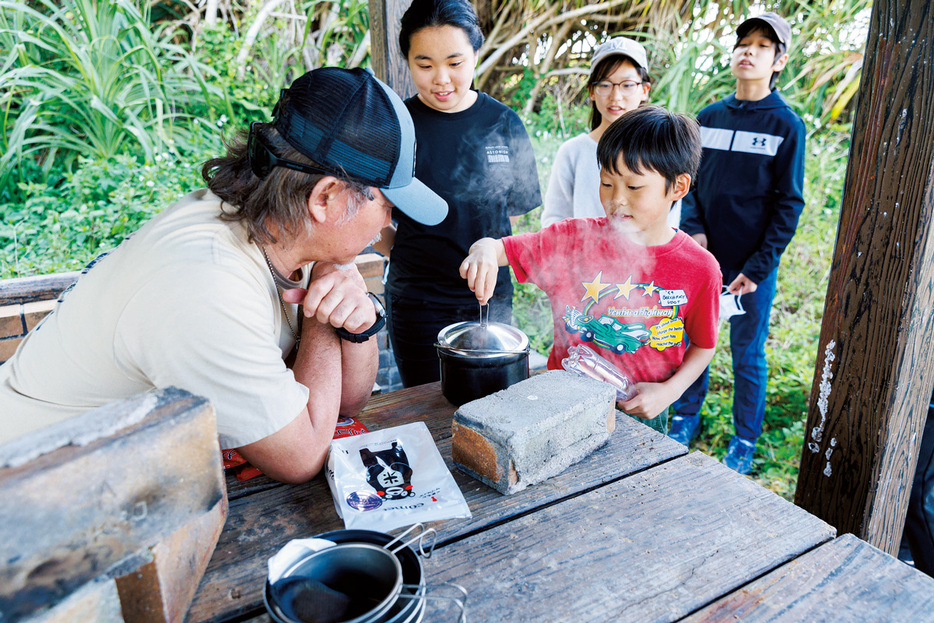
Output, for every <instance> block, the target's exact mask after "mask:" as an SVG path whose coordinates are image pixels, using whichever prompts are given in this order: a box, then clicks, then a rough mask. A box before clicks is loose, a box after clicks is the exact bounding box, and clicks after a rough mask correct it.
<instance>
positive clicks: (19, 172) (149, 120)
mask: <svg viewBox="0 0 934 623" xmlns="http://www.w3.org/2000/svg"><path fill="white" fill-rule="evenodd" d="M143 6H144V7H146V6H148V5H145V4H144V5H143ZM171 35H172V33H171V32H168V31H167V29H165V28H161V27H156V28H152V27H151V24H150V22H149V18H148V15H147V13H146V12H145V9H143V10H142V11H141V10H140V9H139V8H138V7H137V6H135V5H134V4H132V3H131V2H128V1H127V0H115V1H113V2H94V1H93V0H68V1H66V2H65V3H64V4H62V5H61V6H59V5H58V3H53V2H51V1H50V0H36V1H35V2H31V3H28V4H27V3H22V2H15V1H7V0H3V1H0V48H2V49H4V50H6V51H7V52H6V57H5V58H4V59H3V64H2V66H0V69H2V73H0V102H2V106H3V113H4V124H3V134H2V135H0V145H2V152H3V154H4V155H3V157H2V158H0V188H4V189H5V190H6V191H7V192H5V193H4V195H6V196H5V197H0V200H3V199H6V200H12V199H16V198H18V197H17V195H16V193H15V192H9V191H10V190H12V189H15V188H18V186H17V185H15V184H12V183H11V182H12V181H13V180H14V179H15V180H16V181H19V182H25V181H27V179H28V178H27V177H26V176H27V174H28V173H29V171H30V169H29V167H28V166H27V165H26V162H28V161H32V162H34V163H36V164H38V165H39V166H40V167H41V169H42V171H43V172H44V173H45V174H46V175H47V176H51V175H53V174H59V175H60V174H61V173H62V172H63V171H68V170H70V169H71V168H72V167H73V165H74V164H75V162H76V160H77V159H78V158H80V157H86V158H95V159H101V158H112V157H115V156H117V155H118V154H125V153H133V154H138V155H140V156H141V157H143V158H145V159H146V160H147V161H150V162H151V161H152V159H153V157H154V156H155V154H157V153H161V152H163V151H172V152H178V150H180V149H181V150H184V149H185V148H187V147H189V146H190V144H191V143H192V142H197V140H198V137H197V131H196V130H195V129H193V128H192V127H191V126H190V125H186V124H179V123H178V122H179V120H180V117H181V116H182V114H183V113H182V111H181V109H180V105H185V104H186V103H187V101H188V100H189V99H191V98H193V97H201V95H203V93H202V91H201V90H200V89H199V88H198V86H197V83H195V82H194V81H192V80H190V79H189V78H187V77H186V76H185V71H187V70H190V69H195V70H196V71H200V72H206V71H207V70H206V68H204V67H198V66H197V65H196V64H194V61H193V60H192V59H191V57H190V55H188V54H187V53H186V52H185V50H184V49H183V48H182V47H181V46H179V45H177V44H175V43H173V42H172V40H171ZM193 134H194V136H193Z"/></svg>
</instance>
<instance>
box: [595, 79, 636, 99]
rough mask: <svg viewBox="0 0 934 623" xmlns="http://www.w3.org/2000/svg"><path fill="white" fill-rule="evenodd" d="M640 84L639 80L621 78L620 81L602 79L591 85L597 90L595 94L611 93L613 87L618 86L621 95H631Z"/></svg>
mask: <svg viewBox="0 0 934 623" xmlns="http://www.w3.org/2000/svg"><path fill="white" fill-rule="evenodd" d="M641 85H642V83H641V82H633V81H632V80H623V81H622V82H610V81H609V80H603V81H601V82H598V83H596V84H595V85H593V89H594V91H596V92H597V95H604V96H605V95H609V94H610V93H612V92H613V89H614V88H615V87H619V90H620V91H622V93H623V95H632V94H634V93H635V92H636V89H637V88H638V87H639V86H641Z"/></svg>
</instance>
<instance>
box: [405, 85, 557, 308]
mask: <svg viewBox="0 0 934 623" xmlns="http://www.w3.org/2000/svg"><path fill="white" fill-rule="evenodd" d="M405 104H406V106H407V107H408V109H409V112H411V114H412V119H413V121H414V122H415V136H416V140H417V142H418V145H417V148H416V159H415V176H416V177H417V178H418V179H419V180H421V181H422V182H424V183H425V184H426V185H428V187H429V188H431V189H432V190H433V191H435V192H436V193H438V194H439V195H440V196H441V197H443V198H444V199H445V200H446V201H447V202H448V216H447V218H445V219H444V221H442V222H441V223H440V224H438V225H434V226H427V225H422V224H420V223H416V222H415V221H413V220H412V219H410V218H408V217H407V216H406V215H405V214H403V213H402V211H400V210H398V209H395V210H393V219H395V221H396V224H397V226H398V231H397V232H396V237H395V243H394V245H393V249H392V256H391V258H390V266H389V279H388V287H389V290H390V292H391V294H392V295H393V297H400V298H403V299H405V300H407V301H408V302H410V303H415V302H416V301H419V302H424V303H428V304H435V305H440V306H462V305H466V304H474V305H475V304H476V296H475V295H474V294H473V293H472V292H471V291H470V290H469V289H468V288H467V282H466V281H465V280H464V279H462V278H461V277H460V275H459V273H458V269H459V267H460V264H461V262H463V261H464V258H465V257H467V250H468V249H469V248H470V245H471V244H473V243H474V242H475V241H477V240H479V239H480V238H484V237H491V238H502V237H503V236H508V235H510V234H511V233H512V229H511V227H510V225H509V217H510V216H517V215H520V214H525V213H526V212H528V211H530V210H532V209H534V208H535V207H537V206H538V205H540V204H541V201H542V199H541V191H540V189H539V183H538V170H537V168H536V166H535V155H534V153H533V152H532V144H531V142H530V141H529V137H528V134H527V133H526V131H525V127H524V126H523V125H522V121H521V120H520V119H519V116H518V115H516V113H515V112H513V111H512V110H511V109H510V108H508V107H507V106H505V105H503V104H501V103H500V102H498V101H496V100H495V99H493V98H492V97H490V96H489V95H486V94H485V93H479V97H478V98H477V101H476V102H475V103H474V104H473V106H471V107H470V108H468V109H467V110H464V111H461V112H456V113H444V112H440V111H437V110H434V109H432V108H429V107H428V106H426V105H425V104H423V103H422V102H421V101H420V100H419V99H418V97H417V96H416V97H412V98H410V99H408V100H406V102H405ZM495 299H496V300H498V301H511V299H512V284H511V282H510V279H509V272H508V268H505V267H504V268H502V269H501V270H500V273H499V278H498V280H497V284H496V292H495Z"/></svg>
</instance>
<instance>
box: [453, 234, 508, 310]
mask: <svg viewBox="0 0 934 623" xmlns="http://www.w3.org/2000/svg"><path fill="white" fill-rule="evenodd" d="M508 263H509V262H508V260H507V259H506V247H505V246H504V245H503V241H502V240H497V239H493V238H482V239H480V240H478V241H476V242H475V243H473V244H472V245H470V249H469V250H468V251H467V257H466V258H465V259H464V261H463V262H462V263H461V267H460V275H461V277H463V278H464V279H466V280H467V287H469V288H470V289H471V290H472V291H473V292H474V293H475V294H476V295H477V300H478V301H479V302H480V304H481V305H486V303H487V302H488V301H489V300H490V299H491V298H492V297H493V290H495V289H496V277H497V275H498V274H499V268H500V266H506V264H508Z"/></svg>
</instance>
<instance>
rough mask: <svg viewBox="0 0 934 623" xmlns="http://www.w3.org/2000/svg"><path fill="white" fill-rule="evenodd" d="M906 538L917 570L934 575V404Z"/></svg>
mask: <svg viewBox="0 0 934 623" xmlns="http://www.w3.org/2000/svg"><path fill="white" fill-rule="evenodd" d="M905 539H906V540H907V541H908V547H909V548H910V549H911V556H912V558H913V559H914V562H915V568H916V569H918V570H920V571H923V572H925V573H927V574H928V575H934V405H932V406H931V407H928V417H927V421H926V422H925V424H924V432H923V433H922V435H921V450H920V452H919V453H918V466H917V467H916V468H915V476H914V480H913V482H912V485H911V497H910V498H909V502H908V515H907V516H906V518H905Z"/></svg>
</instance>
